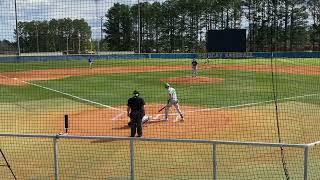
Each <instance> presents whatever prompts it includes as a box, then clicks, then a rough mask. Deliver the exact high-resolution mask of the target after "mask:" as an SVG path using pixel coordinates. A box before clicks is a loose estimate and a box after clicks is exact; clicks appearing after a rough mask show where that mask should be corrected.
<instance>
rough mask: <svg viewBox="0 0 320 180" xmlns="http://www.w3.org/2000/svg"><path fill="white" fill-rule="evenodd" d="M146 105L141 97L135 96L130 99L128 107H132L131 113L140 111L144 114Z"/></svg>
mask: <svg viewBox="0 0 320 180" xmlns="http://www.w3.org/2000/svg"><path fill="white" fill-rule="evenodd" d="M144 105H145V102H144V100H143V99H142V98H141V97H139V96H133V97H131V98H129V99H128V106H129V107H130V109H131V112H133V111H139V112H140V113H143V114H144Z"/></svg>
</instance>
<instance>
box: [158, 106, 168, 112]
mask: <svg viewBox="0 0 320 180" xmlns="http://www.w3.org/2000/svg"><path fill="white" fill-rule="evenodd" d="M166 107H167V105H165V106H163V107H162V108H161V109H159V111H158V112H161V111H162V110H163V109H164V108H166Z"/></svg>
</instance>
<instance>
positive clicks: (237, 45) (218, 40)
mask: <svg viewBox="0 0 320 180" xmlns="http://www.w3.org/2000/svg"><path fill="white" fill-rule="evenodd" d="M206 46H207V52H246V30H245V29H224V30H208V32H207V43H206Z"/></svg>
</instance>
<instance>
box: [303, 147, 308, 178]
mask: <svg viewBox="0 0 320 180" xmlns="http://www.w3.org/2000/svg"><path fill="white" fill-rule="evenodd" d="M308 158H309V146H307V147H305V148H304V172H303V177H304V178H303V179H304V180H308Z"/></svg>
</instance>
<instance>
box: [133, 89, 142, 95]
mask: <svg viewBox="0 0 320 180" xmlns="http://www.w3.org/2000/svg"><path fill="white" fill-rule="evenodd" d="M132 94H133V95H134V96H139V95H140V93H139V92H138V91H137V90H134V91H133V93H132Z"/></svg>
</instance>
